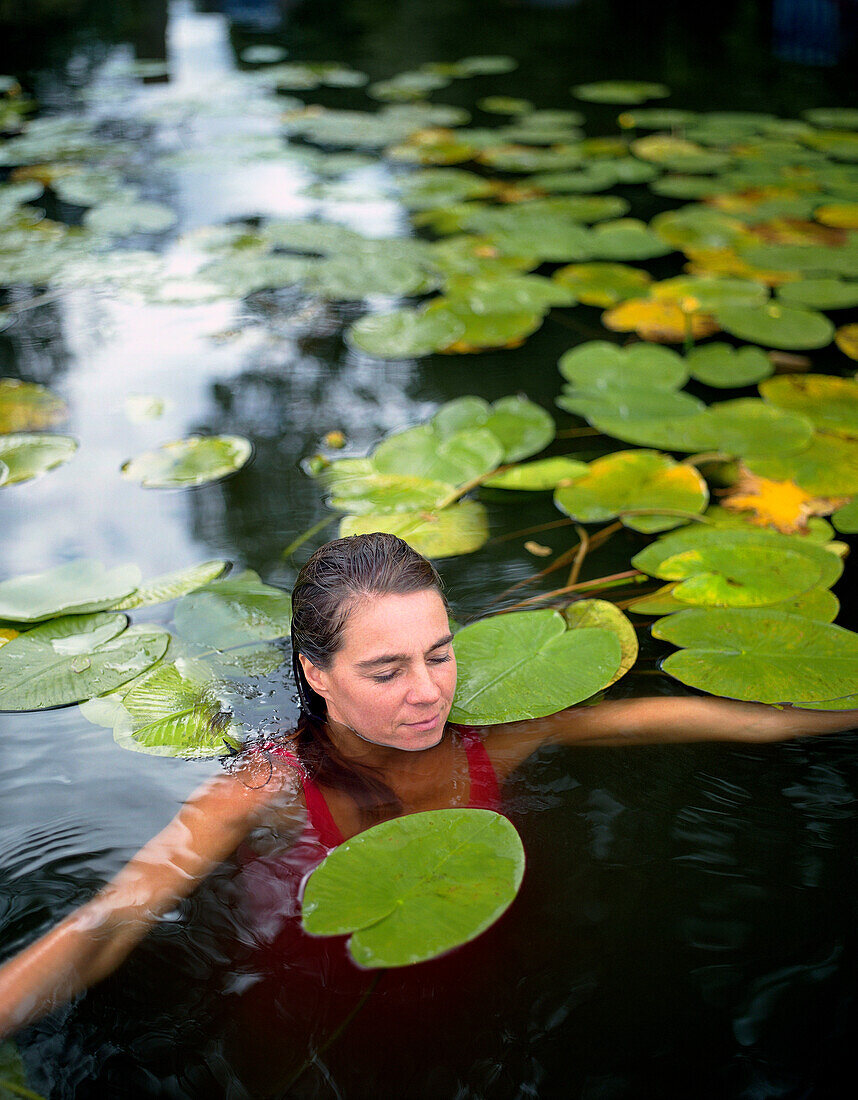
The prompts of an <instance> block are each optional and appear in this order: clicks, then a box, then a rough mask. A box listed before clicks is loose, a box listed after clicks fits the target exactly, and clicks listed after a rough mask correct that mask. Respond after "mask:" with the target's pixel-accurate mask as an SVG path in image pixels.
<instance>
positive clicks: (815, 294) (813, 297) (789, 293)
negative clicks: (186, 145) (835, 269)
mask: <svg viewBox="0 0 858 1100" xmlns="http://www.w3.org/2000/svg"><path fill="white" fill-rule="evenodd" d="M777 296H778V299H779V300H780V301H781V302H784V303H785V304H786V305H788V306H796V307H798V308H799V309H802V308H804V309H852V308H853V307H854V306H858V282H856V281H855V280H852V281H846V280H845V279H802V280H801V281H800V282H796V283H784V284H783V286H779V287H778V288H777Z"/></svg>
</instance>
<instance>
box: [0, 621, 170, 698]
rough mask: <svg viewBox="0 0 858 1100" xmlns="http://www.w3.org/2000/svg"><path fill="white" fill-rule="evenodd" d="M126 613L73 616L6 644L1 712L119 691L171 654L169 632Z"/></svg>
mask: <svg viewBox="0 0 858 1100" xmlns="http://www.w3.org/2000/svg"><path fill="white" fill-rule="evenodd" d="M127 622H128V620H127V619H126V617H125V616H124V615H117V614H105V613H97V614H94V615H67V616H63V617H62V618H59V619H52V620H51V621H50V622H45V623H41V624H39V625H38V626H34V627H33V628H32V629H31V630H28V631H27V632H26V633H24V634H19V635H18V637H17V638H13V639H12V641H10V642H7V643H6V645H4V646H3V647H2V648H0V710H44V709H46V708H48V707H59V706H65V705H66V704H68V703H79V702H80V701H81V700H83V699H90V698H92V697H93V696H95V695H101V694H103V693H105V692H110V691H114V690H115V689H116V688H117V687H119V686H120V685H121V684H124V683H126V681H128V680H131V679H133V678H134V677H135V676H139V674H140V673H141V672H143V671H144V670H145V669H147V668H149V667H150V666H151V665H153V664H154V663H155V662H156V661H158V660H160V659H161V657H163V655H164V653H165V652H166V649H167V645H168V643H169V640H170V636H169V634H167V633H166V632H165V631H163V630H157V629H153V628H148V629H146V628H143V627H132V628H131V629H130V630H126V629H125V628H126V625H127Z"/></svg>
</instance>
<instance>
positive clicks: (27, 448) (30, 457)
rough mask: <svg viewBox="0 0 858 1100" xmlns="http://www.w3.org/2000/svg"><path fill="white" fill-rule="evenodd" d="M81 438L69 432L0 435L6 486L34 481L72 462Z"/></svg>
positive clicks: (0, 452)
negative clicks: (68, 433) (73, 436)
mask: <svg viewBox="0 0 858 1100" xmlns="http://www.w3.org/2000/svg"><path fill="white" fill-rule="evenodd" d="M77 446H78V445H77V440H76V439H72V438H71V436H67V435H40V434H38V433H37V432H16V433H12V434H9V435H0V462H2V463H3V465H4V467H5V468H6V477H5V480H4V482H3V484H5V485H15V484H17V483H18V482H21V481H30V480H31V479H32V478H34V477H39V476H40V475H41V474H45V473H47V472H48V471H49V470H53V469H55V468H56V467H57V466H62V465H63V464H64V463H66V462H68V461H69V459H70V458H71V457H72V455H73V454H74V453H75V451H76V450H77Z"/></svg>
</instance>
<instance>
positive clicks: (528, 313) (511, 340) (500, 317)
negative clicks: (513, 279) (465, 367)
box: [426, 297, 546, 352]
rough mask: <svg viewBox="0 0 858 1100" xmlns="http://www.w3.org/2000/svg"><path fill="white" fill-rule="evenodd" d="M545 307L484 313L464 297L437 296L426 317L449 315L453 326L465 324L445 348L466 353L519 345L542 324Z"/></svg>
mask: <svg viewBox="0 0 858 1100" xmlns="http://www.w3.org/2000/svg"><path fill="white" fill-rule="evenodd" d="M545 310H546V307H545V306H540V307H539V308H538V309H532V308H531V309H517V310H507V311H505V312H496V313H481V312H479V311H477V310H474V309H472V308H471V307H470V305H469V304H468V303H467V301H464V300H462V299H459V298H447V297H440V298H433V299H432V301H431V302H429V304H428V305H427V306H426V316H431V317H436V318H437V317H443V318H447V319H448V324H449V327H453V325H454V324H455V323H456V322H459V323H461V325H462V326H463V330H462V333H461V335H460V336H459V338H458V339H457V340H455V341H454V342H453V343H452V344H450V345H449V347H447V348H445V349H443V350H447V351H451V352H454V351H462V352H466V351H480V350H482V349H483V348H503V347H518V345H519V344H521V343H522V342H523V341H524V340H525V339H526V338H527V337H528V336H530V335H531V334H532V333H534V332H536V330H537V329H538V328H539V326H540V325H541V324H542V320H543V317H544V315H545Z"/></svg>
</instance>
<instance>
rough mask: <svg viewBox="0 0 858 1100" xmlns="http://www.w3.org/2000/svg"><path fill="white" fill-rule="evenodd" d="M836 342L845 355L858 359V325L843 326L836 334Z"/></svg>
mask: <svg viewBox="0 0 858 1100" xmlns="http://www.w3.org/2000/svg"><path fill="white" fill-rule="evenodd" d="M834 342H835V344H837V346H838V347H839V348H840V350H841V351H842V352H843V354H844V355H848V356H849V358H850V359H858V325H843V326H842V328H839V329H838V330H837V332H836V333H835V334H834Z"/></svg>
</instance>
